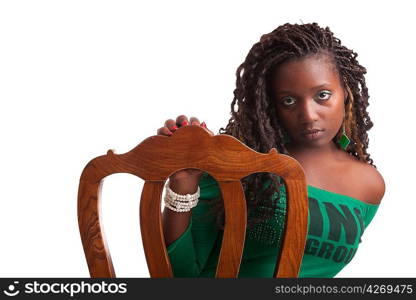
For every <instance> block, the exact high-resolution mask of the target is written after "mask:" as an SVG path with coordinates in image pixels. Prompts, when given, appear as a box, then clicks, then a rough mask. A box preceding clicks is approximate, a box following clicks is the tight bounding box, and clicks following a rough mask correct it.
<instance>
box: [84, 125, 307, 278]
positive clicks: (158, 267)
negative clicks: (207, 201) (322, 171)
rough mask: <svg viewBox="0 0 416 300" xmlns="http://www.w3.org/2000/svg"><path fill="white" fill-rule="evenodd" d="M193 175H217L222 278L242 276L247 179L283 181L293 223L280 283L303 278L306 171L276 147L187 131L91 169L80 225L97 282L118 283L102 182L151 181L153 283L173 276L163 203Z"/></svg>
mask: <svg viewBox="0 0 416 300" xmlns="http://www.w3.org/2000/svg"><path fill="white" fill-rule="evenodd" d="M187 168H196V169H200V170H203V171H205V172H207V173H209V174H210V175H211V176H213V177H214V179H215V180H216V181H217V182H218V183H219V186H220V188H221V193H222V195H223V199H224V208H225V225H226V226H225V230H224V238H223V243H222V246H221V252H220V259H219V263H218V267H217V273H216V277H237V274H238V270H239V266H240V262H241V257H242V251H243V246H244V237H245V230H246V218H247V214H246V213H247V212H246V202H245V198H244V192H243V188H242V185H241V182H240V180H241V179H242V178H244V177H246V176H248V175H250V174H252V173H258V172H270V173H274V174H277V175H279V176H281V177H282V178H283V179H284V181H285V186H286V190H287V216H286V226H285V230H284V233H283V234H284V237H283V240H282V247H281V254H280V256H279V259H278V261H277V262H276V269H275V273H274V277H297V276H298V272H299V269H300V264H301V261H302V257H303V253H304V248H305V243H306V235H307V225H308V200H307V189H306V180H305V175H304V172H303V170H302V167H301V166H300V165H299V163H298V162H297V161H296V160H295V159H293V158H291V157H289V156H287V155H282V154H278V153H277V151H276V149H275V148H273V149H271V150H270V152H269V153H267V154H263V153H259V152H256V151H254V150H252V149H250V148H249V147H247V146H246V145H244V144H243V143H241V142H240V141H239V140H237V139H236V138H234V137H232V136H229V135H225V134H221V135H215V136H211V135H210V134H209V133H208V132H206V131H205V130H204V129H202V128H201V127H199V126H196V125H195V126H194V125H190V126H185V127H181V128H179V129H178V130H177V131H176V132H175V133H174V134H173V135H172V136H171V137H167V136H159V135H156V136H151V137H149V138H147V139H145V140H144V141H143V142H141V143H140V144H139V145H137V146H136V147H135V148H133V149H132V150H130V151H129V152H127V153H124V154H119V155H118V154H115V153H114V151H112V150H109V151H108V152H107V155H103V156H99V157H96V158H94V159H92V160H91V161H90V162H89V163H88V164H87V165H86V166H85V168H84V170H83V172H82V174H81V178H80V184H79V190H78V224H79V230H80V235H81V240H82V245H83V248H84V252H85V257H86V260H87V264H88V268H89V271H90V275H91V277H93V278H97V277H107V278H108V277H116V275H115V271H114V267H113V264H112V261H111V256H110V252H109V249H108V246H107V244H106V239H105V235H104V232H103V230H102V226H101V219H100V216H101V213H100V193H101V185H102V181H103V179H104V178H105V177H106V176H108V175H111V174H115V173H129V174H133V175H136V176H138V177H140V178H141V179H143V180H144V181H145V184H144V186H143V191H142V196H141V200H140V226H141V234H142V241H143V247H144V251H145V256H146V261H147V264H148V268H149V272H150V276H151V277H159V278H160V277H172V276H173V275H172V269H171V266H170V262H169V257H168V255H167V251H166V245H165V243H164V238H163V228H162V214H161V196H162V191H163V187H164V184H165V182H166V180H167V179H168V177H169V176H170V175H171V174H173V173H175V172H176V171H178V170H181V169H187Z"/></svg>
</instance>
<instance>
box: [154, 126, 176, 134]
mask: <svg viewBox="0 0 416 300" xmlns="http://www.w3.org/2000/svg"><path fill="white" fill-rule="evenodd" d="M157 134H158V135H167V136H171V135H172V134H173V133H172V132H171V131H170V130H169V128H167V127H160V128H159V129H158V130H157Z"/></svg>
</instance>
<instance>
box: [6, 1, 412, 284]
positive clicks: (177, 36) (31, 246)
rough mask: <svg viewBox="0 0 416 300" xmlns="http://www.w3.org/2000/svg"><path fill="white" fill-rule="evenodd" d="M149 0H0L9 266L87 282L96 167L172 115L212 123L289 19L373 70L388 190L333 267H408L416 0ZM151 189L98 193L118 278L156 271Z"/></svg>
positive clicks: (117, 185) (125, 183)
mask: <svg viewBox="0 0 416 300" xmlns="http://www.w3.org/2000/svg"><path fill="white" fill-rule="evenodd" d="M143 3H145V1H142V2H139V1H85V0H83V1H2V2H1V3H0V101H1V106H0V128H1V129H0V130H1V148H0V149H1V150H0V151H1V152H0V153H1V155H0V170H1V171H0V176H1V178H0V201H1V202H0V237H1V247H0V276H1V277H26V276H27V277H89V272H88V267H87V264H86V261H85V257H84V252H83V248H82V244H81V240H80V236H79V231H78V222H77V210H76V208H77V192H78V183H79V177H80V175H81V171H82V170H83V168H84V166H85V165H86V164H87V163H88V161H89V160H90V159H92V158H94V157H96V156H99V155H103V154H105V153H106V152H107V150H108V149H115V150H116V153H118V154H121V153H124V152H127V151H129V150H131V149H132V148H133V147H135V146H136V145H137V144H139V143H140V142H141V141H142V140H143V139H145V138H146V137H148V136H151V135H154V134H156V130H157V128H159V127H161V126H162V125H163V123H164V121H165V120H166V119H168V118H176V116H178V115H179V114H186V115H188V116H191V115H195V116H198V117H199V118H200V120H201V121H205V122H206V123H207V125H208V127H209V128H210V129H211V130H212V131H214V132H215V133H217V132H218V130H219V128H220V127H221V126H225V125H226V124H227V122H228V119H229V112H230V103H231V100H232V96H233V94H232V92H233V90H234V87H235V71H236V69H237V67H238V66H239V64H240V63H242V62H243V61H244V59H245V56H246V55H247V53H248V51H249V49H250V47H251V46H252V45H253V44H254V43H255V42H257V41H258V40H259V38H260V36H261V35H262V34H263V33H267V32H270V31H272V30H273V29H274V28H276V27H277V26H279V25H281V24H283V23H286V22H291V23H300V22H304V23H307V22H312V21H316V22H318V23H319V24H320V25H321V26H329V27H330V28H331V30H332V31H333V32H334V33H335V35H336V36H337V37H339V38H340V39H341V41H342V42H343V44H345V45H346V46H347V47H349V48H352V49H353V50H355V51H356V52H358V54H359V56H358V59H359V61H360V63H361V64H363V65H364V66H365V67H366V68H367V69H368V74H367V77H366V78H367V83H368V87H369V91H370V103H371V104H370V107H369V111H370V116H371V118H372V120H373V122H374V124H375V126H374V127H373V129H372V130H371V131H370V133H369V136H370V147H369V152H370V153H371V155H372V157H373V159H374V161H375V164H376V165H377V167H378V169H379V171H380V172H381V174H382V175H383V176H384V179H385V182H386V186H387V190H386V194H385V197H384V199H383V203H382V205H381V207H380V209H379V211H378V213H377V215H376V217H375V218H374V220H373V222H372V224H371V225H370V226H369V228H368V229H367V231H366V232H365V234H364V236H363V242H362V243H361V245H360V247H359V250H358V252H357V254H356V256H355V257H354V259H353V260H352V262H351V263H350V264H349V265H348V266H347V267H346V268H345V269H344V270H343V271H341V273H339V275H338V277H406V276H407V277H415V276H416V262H415V255H414V253H415V252H416V243H415V234H414V228H415V226H416V217H415V211H416V204H415V202H416V197H415V192H414V175H413V174H414V171H413V168H414V166H415V156H414V155H413V153H414V148H412V146H413V145H414V144H412V141H413V140H414V139H415V138H414V133H415V125H414V122H415V118H414V112H415V109H416V105H415V99H414V87H415V83H414V76H413V71H414V69H415V67H416V63H415V61H414V53H416V49H415V48H416V47H415V38H414V28H415V25H416V24H415V21H413V20H414V16H413V13H412V12H413V11H414V10H412V8H411V4H410V3H411V1H394V4H393V2H392V1H389V2H383V1H351V0H350V1H339V2H335V1H250V2H246V1H212V0H211V1H205V2H202V1H178V0H176V1H152V2H150V1H148V2H147V3H146V4H143ZM149 3H151V4H149ZM142 184H143V181H142V180H141V179H139V178H136V177H134V176H132V175H127V174H117V175H112V176H110V177H109V178H107V179H106V180H105V184H104V187H103V194H102V196H103V197H102V201H103V214H104V229H105V233H106V235H107V240H108V245H109V247H110V251H111V255H112V258H113V262H114V265H115V270H116V274H117V276H118V277H148V276H149V273H148V271H147V266H146V262H145V259H144V254H143V250H142V245H141V240H140V236H139V233H140V228H139V219H138V216H139V210H138V209H139V199H140V193H141V187H142Z"/></svg>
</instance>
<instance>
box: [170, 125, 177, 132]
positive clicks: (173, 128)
mask: <svg viewBox="0 0 416 300" xmlns="http://www.w3.org/2000/svg"><path fill="white" fill-rule="evenodd" d="M176 129H178V126H176V125H175V126H173V127H172V128H171V129H170V131H174V130H176Z"/></svg>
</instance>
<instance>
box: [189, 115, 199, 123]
mask: <svg viewBox="0 0 416 300" xmlns="http://www.w3.org/2000/svg"><path fill="white" fill-rule="evenodd" d="M189 122H191V125H200V122H199V120H198V118H196V117H191V119H190V120H189Z"/></svg>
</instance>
